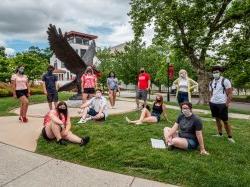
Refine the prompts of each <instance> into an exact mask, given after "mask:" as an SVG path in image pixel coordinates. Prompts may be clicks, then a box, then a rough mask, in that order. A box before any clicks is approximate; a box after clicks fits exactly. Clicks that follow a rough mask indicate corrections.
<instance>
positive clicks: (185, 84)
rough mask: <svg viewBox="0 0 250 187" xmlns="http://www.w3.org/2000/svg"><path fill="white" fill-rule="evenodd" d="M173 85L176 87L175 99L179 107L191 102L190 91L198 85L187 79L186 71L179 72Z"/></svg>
mask: <svg viewBox="0 0 250 187" xmlns="http://www.w3.org/2000/svg"><path fill="white" fill-rule="evenodd" d="M173 84H174V85H175V86H176V97H177V100H178V103H179V105H180V104H181V103H183V102H185V101H187V102H191V91H192V90H193V89H195V88H198V83H197V82H196V81H194V80H193V79H190V78H189V77H188V74H187V71H186V70H184V69H181V70H180V71H179V78H178V79H176V80H175V81H174V82H173Z"/></svg>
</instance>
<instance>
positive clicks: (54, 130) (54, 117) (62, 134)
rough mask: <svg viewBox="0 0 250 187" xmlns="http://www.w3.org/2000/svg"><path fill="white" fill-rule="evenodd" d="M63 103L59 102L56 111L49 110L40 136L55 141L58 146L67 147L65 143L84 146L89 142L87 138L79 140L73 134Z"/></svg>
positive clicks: (65, 106)
mask: <svg viewBox="0 0 250 187" xmlns="http://www.w3.org/2000/svg"><path fill="white" fill-rule="evenodd" d="M67 108H68V107H67V105H66V103H65V102H63V101H61V102H59V103H58V105H57V106H56V109H54V110H50V111H49V112H48V113H47V114H46V115H45V118H44V128H43V130H42V135H43V137H44V138H45V139H46V140H54V139H56V140H57V143H58V144H60V145H67V142H66V141H70V142H72V143H78V144H80V146H83V145H86V144H87V143H88V142H89V137H88V136H85V137H83V138H80V137H78V136H76V135H75V134H73V133H72V132H71V131H70V129H71V123H70V116H69V115H68V109H67Z"/></svg>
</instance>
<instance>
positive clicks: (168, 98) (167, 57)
mask: <svg viewBox="0 0 250 187" xmlns="http://www.w3.org/2000/svg"><path fill="white" fill-rule="evenodd" d="M169 61H170V58H169V52H168V51H167V52H166V63H167V77H168V82H167V90H168V95H167V101H168V102H169V101H170V94H169V64H170V62H169Z"/></svg>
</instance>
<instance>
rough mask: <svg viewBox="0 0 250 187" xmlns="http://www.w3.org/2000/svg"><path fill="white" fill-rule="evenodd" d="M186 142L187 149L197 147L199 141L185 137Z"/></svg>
mask: <svg viewBox="0 0 250 187" xmlns="http://www.w3.org/2000/svg"><path fill="white" fill-rule="evenodd" d="M186 140H187V142H188V149H189V150H190V149H197V147H198V146H199V143H198V141H197V140H194V139H191V138H186Z"/></svg>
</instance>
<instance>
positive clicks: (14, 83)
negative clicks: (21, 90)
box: [11, 80, 16, 97]
mask: <svg viewBox="0 0 250 187" xmlns="http://www.w3.org/2000/svg"><path fill="white" fill-rule="evenodd" d="M11 86H12V93H13V97H16V81H14V80H12V81H11Z"/></svg>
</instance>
